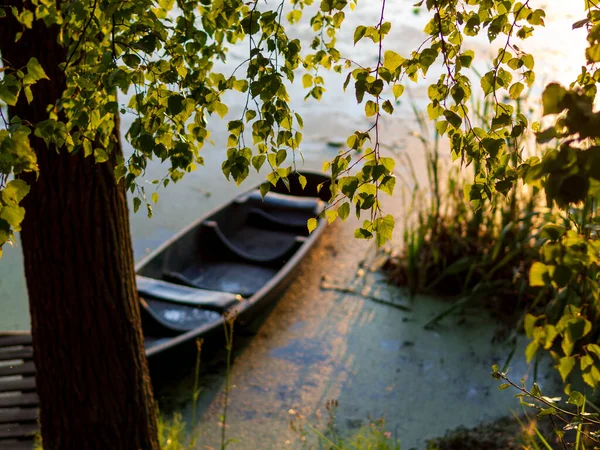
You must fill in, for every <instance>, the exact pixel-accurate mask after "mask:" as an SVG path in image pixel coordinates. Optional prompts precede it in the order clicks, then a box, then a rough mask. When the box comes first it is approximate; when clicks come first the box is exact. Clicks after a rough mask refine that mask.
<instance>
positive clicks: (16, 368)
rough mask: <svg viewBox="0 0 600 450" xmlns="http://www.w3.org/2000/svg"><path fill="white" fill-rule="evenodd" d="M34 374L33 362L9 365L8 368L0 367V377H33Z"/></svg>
mask: <svg viewBox="0 0 600 450" xmlns="http://www.w3.org/2000/svg"><path fill="white" fill-rule="evenodd" d="M34 373H35V364H34V363H33V361H27V362H26V363H18V364H11V365H8V366H0V377H5V376H10V375H33V374H34Z"/></svg>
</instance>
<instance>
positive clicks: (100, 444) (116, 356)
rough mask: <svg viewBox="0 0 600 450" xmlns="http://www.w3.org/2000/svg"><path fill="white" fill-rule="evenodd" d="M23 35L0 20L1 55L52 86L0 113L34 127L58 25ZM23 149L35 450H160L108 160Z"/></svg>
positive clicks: (118, 191) (53, 73)
mask: <svg viewBox="0 0 600 450" xmlns="http://www.w3.org/2000/svg"><path fill="white" fill-rule="evenodd" d="M5 3H6V1H5ZM25 3H29V2H25ZM8 4H13V5H16V6H18V7H19V8H20V7H21V6H22V4H23V2H22V0H9V1H8ZM20 31H22V26H21V25H20V24H18V23H17V22H16V20H15V19H14V18H13V17H12V15H11V14H10V12H9V13H8V16H7V17H6V18H4V19H1V20H0V50H1V52H2V57H3V58H4V59H5V60H6V61H7V63H8V64H10V65H11V66H12V67H16V68H19V67H23V66H25V65H26V64H27V61H28V60H29V58H30V57H36V58H37V59H38V60H39V62H40V63H41V65H42V67H43V68H44V69H45V71H46V73H47V75H48V76H49V77H50V80H49V81H48V80H42V81H40V82H39V83H37V84H36V85H34V86H33V102H32V103H31V104H27V102H26V100H25V98H24V95H21V98H20V101H19V103H18V104H17V106H16V107H14V108H10V110H9V115H11V116H18V117H19V118H20V119H21V120H23V121H29V122H31V123H33V124H35V123H37V122H39V121H41V120H45V119H46V118H47V112H46V111H47V106H48V105H53V104H55V103H56V101H57V100H58V99H59V98H60V97H61V94H62V92H63V91H64V89H65V81H64V75H63V73H62V72H61V70H60V69H59V67H58V65H59V63H61V62H63V61H65V60H66V56H67V55H66V49H65V48H64V47H62V46H60V45H59V44H58V43H57V38H58V33H59V29H58V28H57V27H54V28H47V27H46V26H45V25H44V24H43V22H41V21H36V22H34V25H33V29H31V30H26V31H25V33H24V34H23V37H22V38H21V40H20V41H19V42H18V43H14V42H13V41H14V36H15V34H16V33H17V32H20ZM115 134H116V136H115V139H117V140H118V131H117V132H116V133H115ZM31 143H32V146H33V148H34V149H35V151H36V154H37V157H38V165H39V177H38V179H37V180H35V178H33V177H30V178H29V179H28V180H27V181H29V182H30V184H31V192H30V193H29V195H28V196H27V197H26V198H25V200H24V206H25V209H26V217H25V220H24V222H23V225H22V227H23V229H22V232H21V238H22V245H23V254H24V264H25V275H26V279H27V289H28V292H29V305H30V312H31V330H32V335H33V348H34V360H35V364H36V370H37V373H36V381H37V392H38V394H39V398H40V422H41V431H42V440H43V445H44V450H54V449H61V450H65V449H77V450H81V449H102V450H105V449H126V450H130V449H131V450H134V449H135V450H137V449H143V450H153V449H158V448H159V445H158V442H157V423H156V408H155V405H154V399H153V396H152V390H151V384H150V380H149V376H148V365H147V361H146V356H145V353H144V345H143V335H142V330H141V321H140V311H139V302H138V297H137V292H136V289H135V273H134V262H133V252H132V246H131V236H130V229H129V217H128V210H127V198H126V193H125V188H124V186H123V184H122V183H116V181H115V177H114V173H113V164H111V163H103V164H95V161H94V158H93V157H88V158H85V157H84V155H83V152H78V153H77V154H69V153H68V152H67V151H66V150H65V149H60V150H59V151H57V149H55V148H47V147H46V144H45V143H44V141H42V140H41V139H38V138H35V137H34V136H33V135H32V136H31ZM116 148H117V149H118V150H117V151H115V152H114V153H113V154H112V159H113V160H114V158H115V157H116V156H117V155H116V153H120V152H121V149H120V145H117V146H116Z"/></svg>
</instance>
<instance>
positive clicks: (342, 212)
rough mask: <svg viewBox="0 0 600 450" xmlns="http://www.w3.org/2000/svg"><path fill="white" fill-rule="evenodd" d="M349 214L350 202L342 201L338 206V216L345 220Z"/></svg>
mask: <svg viewBox="0 0 600 450" xmlns="http://www.w3.org/2000/svg"><path fill="white" fill-rule="evenodd" d="M349 215H350V204H349V203H348V202H344V203H342V204H341V206H340V207H339V208H338V216H340V219H342V220H346V219H347V218H348V216H349Z"/></svg>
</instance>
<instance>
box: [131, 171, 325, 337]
mask: <svg viewBox="0 0 600 450" xmlns="http://www.w3.org/2000/svg"><path fill="white" fill-rule="evenodd" d="M296 183H297V181H296ZM315 185H316V183H315ZM294 187H295V188H296V189H295V190H294V189H292V190H291V192H288V191H287V188H284V189H280V190H279V192H277V190H275V192H269V194H267V195H266V197H265V198H264V199H263V198H262V196H261V194H260V191H259V190H254V191H250V192H248V193H246V194H244V195H242V196H240V197H238V198H236V199H235V200H234V201H233V202H231V203H230V204H228V205H227V206H225V207H224V208H223V209H221V210H219V211H217V212H216V213H214V214H212V215H210V216H208V217H207V218H206V219H205V220H203V221H201V222H200V223H197V224H195V225H194V226H193V227H191V228H190V229H189V230H188V231H187V232H185V233H184V234H183V235H181V236H179V237H176V238H175V239H174V240H172V241H170V242H169V243H168V244H166V245H165V246H164V248H163V250H161V251H159V252H158V253H157V254H155V255H154V256H153V257H151V258H150V259H149V260H148V261H147V262H146V263H145V264H144V265H143V266H142V267H141V268H140V269H139V270H138V273H137V277H136V278H137V284H138V291H139V293H140V297H141V299H142V304H143V306H144V307H145V308H143V309H144V310H145V314H143V316H142V318H143V319H144V327H145V329H144V334H145V335H146V336H147V342H146V344H147V346H148V344H151V342H152V339H153V338H152V336H157V337H158V336H160V337H164V336H173V335H176V334H179V333H182V332H186V331H189V330H192V329H196V328H199V327H202V326H204V325H207V324H210V323H211V322H216V321H219V320H220V319H221V316H222V314H223V312H225V311H227V310H228V309H230V308H231V307H232V306H234V305H236V304H239V303H243V302H247V299H249V298H250V297H252V296H254V295H255V294H257V293H259V291H261V289H263V288H265V287H266V289H268V286H267V285H268V284H269V282H270V281H271V279H272V278H273V277H274V276H275V275H276V274H277V273H278V272H279V271H280V270H281V269H282V268H283V266H284V265H285V263H286V262H287V261H288V260H289V259H290V258H291V257H292V256H293V255H294V254H295V253H296V252H297V251H298V249H299V248H300V247H301V246H302V245H303V244H304V242H305V241H306V240H307V238H308V235H309V233H308V228H307V225H306V224H307V221H308V219H310V218H312V217H316V216H317V215H318V214H319V213H320V212H321V210H322V208H323V207H324V204H325V203H324V201H323V199H325V200H326V197H324V198H323V196H322V195H319V194H318V193H317V192H316V191H315V189H314V188H313V189H312V192H311V190H306V191H305V190H302V189H300V188H299V186H292V188H294ZM326 191H327V192H329V189H326ZM298 193H299V195H298ZM292 194H295V195H292ZM144 316H150V317H144ZM148 339H149V340H148Z"/></svg>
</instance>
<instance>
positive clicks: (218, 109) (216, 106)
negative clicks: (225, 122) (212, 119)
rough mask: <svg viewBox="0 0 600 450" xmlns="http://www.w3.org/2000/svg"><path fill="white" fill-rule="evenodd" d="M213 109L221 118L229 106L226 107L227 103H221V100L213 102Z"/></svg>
mask: <svg viewBox="0 0 600 450" xmlns="http://www.w3.org/2000/svg"><path fill="white" fill-rule="evenodd" d="M214 109H215V111H216V112H217V114H218V115H219V116H221V119H223V118H224V117H225V116H226V115H227V112H228V111H229V108H228V107H227V105H226V104H225V103H221V102H215V104H214Z"/></svg>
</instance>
